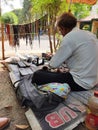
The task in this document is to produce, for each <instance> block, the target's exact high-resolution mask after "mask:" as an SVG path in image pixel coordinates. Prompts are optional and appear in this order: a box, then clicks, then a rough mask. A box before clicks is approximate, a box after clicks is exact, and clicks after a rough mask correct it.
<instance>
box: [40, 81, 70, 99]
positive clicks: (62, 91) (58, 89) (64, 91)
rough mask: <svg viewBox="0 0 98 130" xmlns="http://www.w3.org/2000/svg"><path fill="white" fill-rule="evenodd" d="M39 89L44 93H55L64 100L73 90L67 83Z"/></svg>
mask: <svg viewBox="0 0 98 130" xmlns="http://www.w3.org/2000/svg"><path fill="white" fill-rule="evenodd" d="M39 88H40V89H41V90H44V91H50V92H53V93H55V94H57V95H58V96H60V97H63V98H67V95H68V93H69V92H70V90H71V89H70V86H69V85H68V84H67V83H48V84H45V85H41V86H39Z"/></svg>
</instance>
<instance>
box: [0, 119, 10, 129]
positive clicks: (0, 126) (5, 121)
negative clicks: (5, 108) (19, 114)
mask: <svg viewBox="0 0 98 130" xmlns="http://www.w3.org/2000/svg"><path fill="white" fill-rule="evenodd" d="M9 123H10V119H9V118H7V117H1V118H0V130H3V129H4V128H5V127H7V126H8V125H9Z"/></svg>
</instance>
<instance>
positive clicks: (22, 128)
mask: <svg viewBox="0 0 98 130" xmlns="http://www.w3.org/2000/svg"><path fill="white" fill-rule="evenodd" d="M15 126H16V128H18V129H21V130H25V129H27V128H28V127H29V125H15Z"/></svg>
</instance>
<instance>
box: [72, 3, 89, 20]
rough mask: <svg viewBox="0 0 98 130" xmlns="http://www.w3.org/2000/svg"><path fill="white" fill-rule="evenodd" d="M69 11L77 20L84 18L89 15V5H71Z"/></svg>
mask: <svg viewBox="0 0 98 130" xmlns="http://www.w3.org/2000/svg"><path fill="white" fill-rule="evenodd" d="M71 11H72V12H73V13H74V15H75V16H76V17H77V19H81V18H85V17H86V16H88V15H89V14H90V11H91V5H87V4H80V3H75V4H72V5H71Z"/></svg>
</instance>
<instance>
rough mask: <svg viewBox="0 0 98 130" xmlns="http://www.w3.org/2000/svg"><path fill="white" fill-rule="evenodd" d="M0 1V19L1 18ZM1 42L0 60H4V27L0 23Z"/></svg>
mask: <svg viewBox="0 0 98 130" xmlns="http://www.w3.org/2000/svg"><path fill="white" fill-rule="evenodd" d="M1 14H2V13H1V0H0V18H1ZM1 41H2V59H3V60H4V59H5V55H4V25H3V24H2V22H1Z"/></svg>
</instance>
